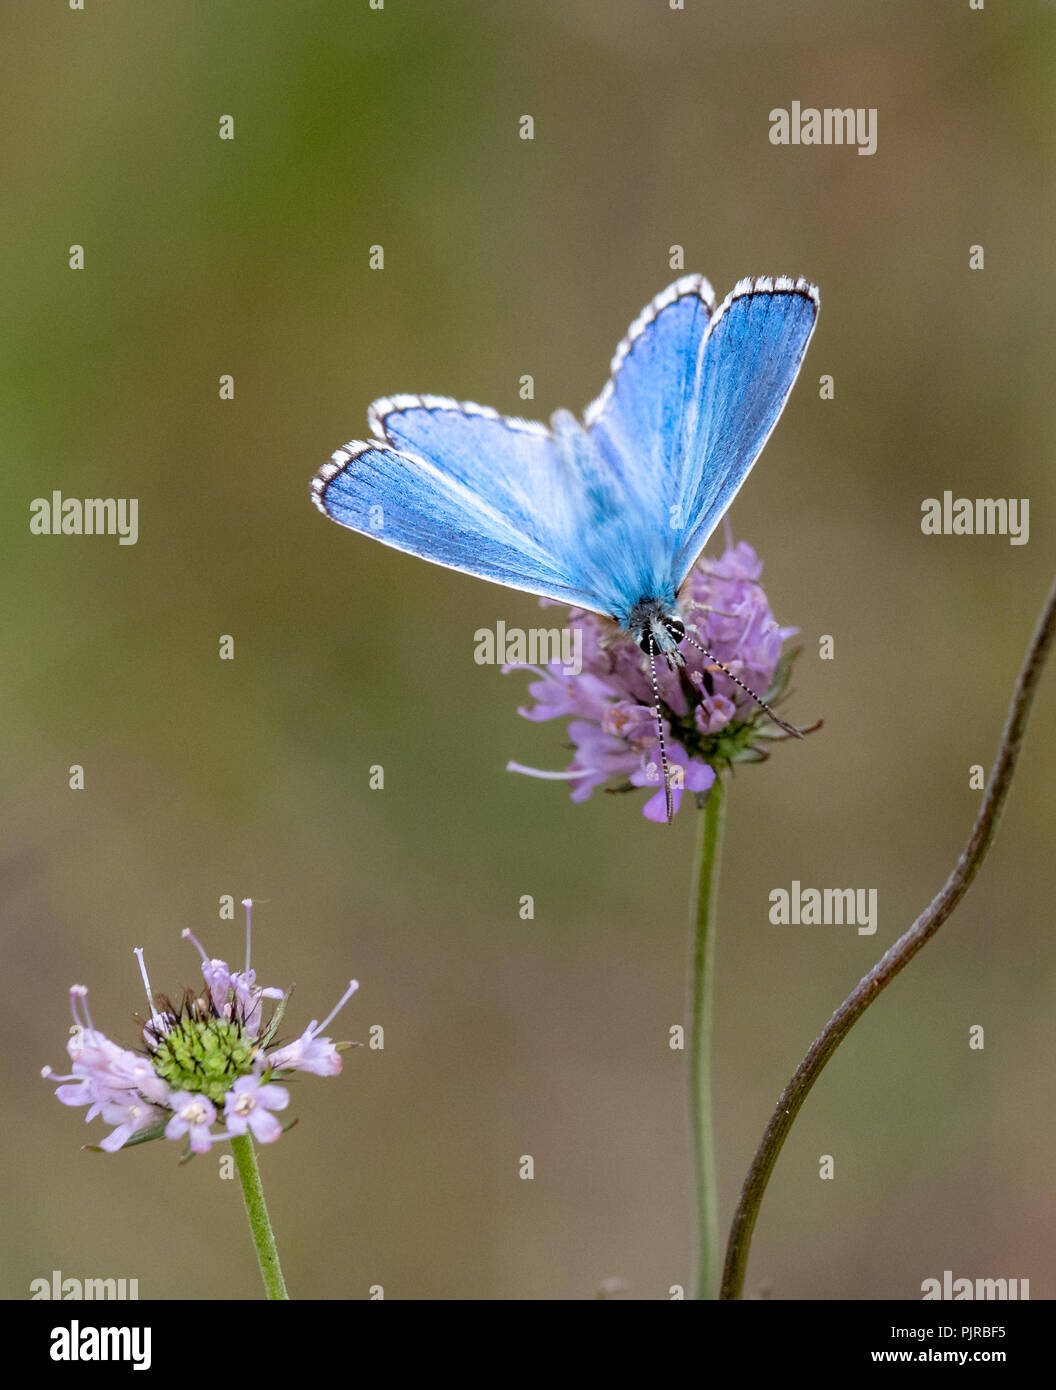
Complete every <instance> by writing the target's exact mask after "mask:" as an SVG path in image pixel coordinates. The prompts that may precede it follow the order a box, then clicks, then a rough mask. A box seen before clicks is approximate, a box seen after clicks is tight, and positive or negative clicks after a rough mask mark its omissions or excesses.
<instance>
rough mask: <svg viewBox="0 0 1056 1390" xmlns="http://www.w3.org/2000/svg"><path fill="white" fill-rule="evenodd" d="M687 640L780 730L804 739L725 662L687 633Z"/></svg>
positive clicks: (800, 731)
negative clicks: (764, 711) (747, 696)
mask: <svg viewBox="0 0 1056 1390" xmlns="http://www.w3.org/2000/svg"><path fill="white" fill-rule="evenodd" d="M685 640H686V641H687V642H688V643H689V644H690V646H693V647H696V649H697V651H698V652H703V654H704V655H705V656H706V657H707V658H708V660H709V661H710V662H711V664H712V665H713V666H717V667H718V668H719V670H720V671H723V672H724V673H725V674H726V675H727V676H729V678H730V680H731V681H733V683H734V685H739V686H740V687H741V689H742V690H743V691H744V693H745V694H746V695H750V696H751V697H752V699H753V700H754V701H755V703H756V704H757V705H758V706H759V708H760V709H764V710H766V712H767V714H768V715H769V716H770V718H771V719H772V720H773V721H774V723H775V724H776V725H777V726H778V728H779V729H784V731H785V733H786V734H791V735H792V736H793V738H802V737H803V730H802V729H797V728H796V727H795V726H794V725H793V724H786V723H785V721H784V720H783V719H782V718H781V717H780V716H779V715H776V714H775V713H774V711H773V710H772V709H771V708H770V706H769V705H768V704H767V703H766V701H765V700H761V699H760V698H759V696H758V695H757V694H756V693H755V691H754V690H752V689H751V687H750V686H747V685H745V683H744V681H742V680H740V679H739V678H738V677H737V676H735V675H734V674H733V672H732V671H731V670H730V668H729V667H728V666H726V665H724V664H723V662H721V661H720V660H719V659H718V657H717V656H712V654H711V652H709V651H708V649H707V647H702V646H701V645H700V643H699V642H698V641H697V640H696V638H695V637H690V635H689V633H688V632H687V633H686V636H685Z"/></svg>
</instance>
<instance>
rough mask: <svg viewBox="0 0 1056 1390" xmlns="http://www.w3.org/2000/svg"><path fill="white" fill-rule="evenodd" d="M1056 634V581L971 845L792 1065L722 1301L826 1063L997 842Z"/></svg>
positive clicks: (741, 1212)
mask: <svg viewBox="0 0 1056 1390" xmlns="http://www.w3.org/2000/svg"><path fill="white" fill-rule="evenodd" d="M1054 633H1056V580H1054V581H1053V585H1052V588H1051V589H1050V590H1049V596H1048V599H1047V600H1046V603H1045V607H1044V609H1043V610H1042V613H1041V617H1040V618H1039V620H1038V625H1037V628H1036V629H1035V632H1034V636H1033V638H1032V639H1031V643H1030V646H1029V647H1028V649H1027V655H1026V658H1025V659H1024V662H1023V667H1022V669H1021V670H1020V673H1019V679H1018V680H1017V682H1016V688H1015V691H1014V693H1013V696H1012V703H1011V705H1010V706H1009V711H1008V718H1007V719H1006V721H1005V729H1004V733H1003V734H1002V736H1001V744H1000V747H999V748H998V751H997V757H996V758H995V759H994V765H993V767H992V768H991V769H990V777H989V779H988V781H987V784H986V791H985V792H984V794H983V800H982V804H981V805H980V807H979V814H978V815H977V816H976V819H975V824H974V826H973V827H972V833H971V835H970V836H969V838H968V843H967V844H966V845H965V847H964V849H963V850H962V851H961V856H960V858H959V859H958V860H957V863H956V865H955V866H954V869H953V872H952V873H951V874H950V876H949V878H948V879H947V880H946V882H945V884H944V885H943V888H942V890H941V892H940V893H939V894H938V895H937V896H936V897H935V898H934V899H933V900H932V902H931V903H930V904H929V905H928V906H927V907H926V908H925V909H924V911H923V912H922V913H921V914H920V916H919V917H918V918H917V920H916V921H915V922H914V923H913V925H912V926H911V927H910V928H909V930H908V931H906V932H904V933H903V934H902V936H900V937H899V938H898V940H897V941H896V942H895V944H894V945H893V946H892V947H891V948H890V949H889V950H888V951H885V953H884V954H883V955H882V956H881V957H880V959H879V960H878V961H877V963H876V964H875V965H874V966H873V968H872V970H870V971H869V973H868V974H867V975H864V976H863V977H862V979H861V980H859V981H858V983H857V985H855V987H854V989H853V990H852V991H851V992H850V994H849V995H848V996H847V998H846V999H845V1000H844V1001H843V1003H842V1004H841V1005H840V1007H839V1008H838V1009H837V1010H836V1012H835V1013H834V1014H833V1016H832V1017H831V1018H830V1019H829V1021H828V1023H827V1024H826V1025H825V1027H824V1028H823V1029H822V1032H821V1034H820V1036H819V1037H818V1038H817V1039H815V1041H814V1042H813V1043H812V1044H811V1047H810V1050H809V1051H808V1053H807V1055H806V1056H805V1057H804V1058H803V1060H802V1062H800V1064H799V1066H798V1067H797V1068H796V1070H795V1074H794V1075H793V1077H792V1080H791V1081H790V1082H789V1083H788V1085H787V1086H786V1087H785V1089H784V1091H783V1092H782V1094H781V1099H780V1100H779V1101H778V1102H777V1108H776V1109H775V1111H774V1113H773V1115H772V1116H771V1118H770V1123H769V1124H768V1125H767V1127H766V1133H765V1134H764V1135H763V1138H762V1141H761V1142H760V1144H759V1147H758V1149H757V1150H756V1153H755V1157H754V1158H753V1159H752V1166H751V1167H750V1168H749V1170H748V1176H747V1177H746V1178H745V1180H744V1186H743V1188H742V1189H741V1198H740V1202H739V1203H738V1206H737V1211H736V1213H735V1215H734V1218H733V1226H732V1227H731V1229H730V1237H729V1242H728V1244H727V1246H726V1262H725V1267H724V1269H723V1275H722V1287H721V1290H720V1292H719V1297H720V1298H722V1299H736V1298H740V1296H741V1290H742V1288H743V1286H744V1272H745V1267H746V1266H747V1263H748V1250H749V1247H750V1245H751V1240H752V1231H753V1230H754V1229H755V1222H756V1217H757V1216H758V1215H759V1207H760V1204H761V1203H762V1200H763V1194H764V1192H765V1191H766V1185H767V1183H768V1182H769V1180H770V1174H771V1172H772V1171H773V1168H774V1164H775V1163H776V1162H777V1157H778V1154H779V1153H780V1152H781V1146H782V1145H783V1144H784V1142H785V1140H786V1138H787V1137H788V1132H789V1130H790V1129H791V1128H792V1124H793V1122H794V1121H795V1118H796V1116H797V1115H798V1114H799V1110H800V1107H801V1106H802V1104H803V1102H804V1101H805V1100H806V1098H807V1095H808V1093H809V1091H810V1088H811V1087H812V1086H813V1085H814V1082H815V1081H816V1080H817V1079H818V1077H819V1075H820V1074H821V1071H822V1068H823V1067H824V1066H825V1063H826V1062H827V1061H828V1060H829V1058H830V1057H831V1056H832V1054H833V1053H834V1052H835V1051H836V1049H837V1047H839V1045H840V1043H841V1042H842V1041H843V1039H844V1038H845V1037H846V1036H847V1034H848V1033H849V1032H850V1030H851V1028H852V1027H853V1026H854V1024H855V1023H856V1022H857V1020H858V1019H859V1018H861V1016H862V1014H863V1013H864V1012H865V1010H866V1009H867V1008H868V1007H869V1005H870V1004H871V1003H872V1002H873V1000H874V999H875V998H876V996H877V995H878V994H879V993H880V991H881V990H882V989H883V988H884V987H885V986H886V985H888V984H890V982H891V981H892V980H893V979H894V978H895V976H896V975H897V974H898V972H899V971H900V970H901V969H903V967H904V966H906V965H908V964H909V962H910V961H911V960H912V959H913V957H914V956H915V955H916V954H917V952H918V951H919V950H920V948H921V947H922V946H923V945H924V943H925V942H926V941H929V940H930V939H931V937H933V936H934V935H935V933H936V932H937V931H938V929H939V928H940V927H941V926H942V924H943V922H945V921H946V919H947V917H949V915H950V913H951V912H952V911H953V909H954V908H955V907H956V906H957V904H958V903H959V902H960V900H961V899H962V898H963V897H964V895H965V893H966V892H967V890H968V885H969V884H970V883H971V881H972V879H973V878H974V877H975V875H976V873H977V872H978V870H979V866H980V864H982V862H983V859H984V858H985V857H986V852H987V850H988V849H989V848H990V845H991V844H992V843H993V839H994V834H995V832H996V830H997V823H998V820H999V819H1000V816H1001V811H1002V808H1003V807H1004V803H1005V799H1006V797H1007V796H1008V791H1009V787H1010V786H1011V784H1012V774H1013V772H1014V771H1015V766H1016V760H1017V758H1018V757H1019V751H1020V747H1021V746H1022V743H1023V736H1024V734H1025V733H1026V728H1027V719H1028V716H1029V714H1030V706H1031V703H1032V701H1033V699H1034V693H1035V691H1036V689H1037V685H1038V681H1039V679H1040V677H1041V672H1042V668H1043V666H1044V665H1045V659H1046V657H1047V656H1048V654H1049V649H1050V647H1051V646H1052V641H1053V635H1054Z"/></svg>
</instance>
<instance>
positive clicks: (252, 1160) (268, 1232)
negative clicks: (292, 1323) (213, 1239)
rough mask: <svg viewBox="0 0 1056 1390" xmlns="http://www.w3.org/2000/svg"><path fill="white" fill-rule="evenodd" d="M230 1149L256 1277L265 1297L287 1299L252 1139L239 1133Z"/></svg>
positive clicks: (287, 1295)
mask: <svg viewBox="0 0 1056 1390" xmlns="http://www.w3.org/2000/svg"><path fill="white" fill-rule="evenodd" d="M231 1148H232V1150H233V1151H234V1155H235V1162H236V1163H237V1164H238V1176H239V1177H240V1178H241V1179H242V1196H243V1198H244V1199H245V1203H246V1215H247V1216H248V1217H249V1230H250V1234H251V1235H252V1237H253V1244H254V1245H255V1246H256V1250H257V1261H258V1262H259V1264H260V1276H261V1278H262V1279H263V1280H264V1289H265V1291H266V1293H267V1296H268V1298H272V1299H278V1298H289V1296H290V1295H289V1294H288V1293H287V1292H286V1281H285V1279H283V1277H282V1266H281V1265H280V1264H279V1252H278V1250H277V1249H276V1246H275V1235H274V1233H273V1231H272V1229H271V1221H270V1219H269V1217H268V1208H267V1205H266V1204H265V1201H264V1189H263V1187H262V1186H261V1184H260V1169H259V1168H258V1167H257V1155H256V1153H255V1152H254V1150H253V1140H252V1139H251V1138H250V1136H249V1135H248V1134H242V1135H239V1136H237V1137H236V1138H234V1139H232V1140H231Z"/></svg>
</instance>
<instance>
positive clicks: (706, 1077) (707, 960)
mask: <svg viewBox="0 0 1056 1390" xmlns="http://www.w3.org/2000/svg"><path fill="white" fill-rule="evenodd" d="M725 808H726V788H725V787H724V786H723V782H722V776H721V775H718V776H716V778H715V781H714V783H713V784H712V788H711V791H710V792H709V793H708V799H707V801H706V802H705V803H704V807H703V809H701V810H699V811H698V812H697V850H696V867H695V870H694V880H693V892H692V896H691V897H690V901H689V929H690V958H691V969H690V981H691V986H690V988H691V994H690V1006H689V1016H690V1029H689V1114H690V1126H691V1128H692V1132H693V1171H694V1175H695V1179H696V1189H697V1283H696V1295H695V1296H696V1297H697V1298H716V1297H717V1295H718V1272H719V1261H718V1255H719V1204H718V1193H717V1190H716V1181H715V1143H714V1136H713V1132H712V1122H711V1005H712V996H713V990H712V980H713V977H714V973H715V972H714V965H715V926H716V917H715V905H716V901H717V898H718V888H719V860H720V858H721V856H722V831H723V821H724V818H725Z"/></svg>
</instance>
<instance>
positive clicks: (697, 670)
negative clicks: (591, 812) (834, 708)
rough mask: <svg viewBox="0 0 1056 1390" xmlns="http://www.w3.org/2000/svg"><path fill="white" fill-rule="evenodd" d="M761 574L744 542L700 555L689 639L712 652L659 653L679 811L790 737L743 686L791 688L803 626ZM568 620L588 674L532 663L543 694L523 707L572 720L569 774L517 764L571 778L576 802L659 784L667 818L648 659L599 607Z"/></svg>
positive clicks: (691, 589) (689, 586) (772, 690)
mask: <svg viewBox="0 0 1056 1390" xmlns="http://www.w3.org/2000/svg"><path fill="white" fill-rule="evenodd" d="M761 573H762V564H761V563H760V561H759V558H758V556H757V555H756V553H755V551H754V550H753V549H752V547H751V546H750V545H748V544H747V543H746V542H744V541H741V542H739V543H738V544H737V545H730V546H728V547H727V549H726V552H725V554H724V555H723V556H722V558H721V559H720V560H718V561H717V562H711V563H708V562H703V561H701V562H698V564H697V565H696V566H695V567H694V568H693V569H692V570H691V571H690V573H689V575H688V577H687V579H686V582H685V584H684V585H683V587H682V591H681V593H680V594H679V605H680V608H681V612H682V620H683V622H684V624H685V627H686V633H687V636H688V637H690V638H692V639H694V640H695V641H696V642H698V643H699V644H700V646H701V647H704V648H706V649H707V651H708V652H710V654H711V656H710V657H709V656H707V655H705V654H704V653H703V652H701V651H700V650H699V649H698V647H696V646H694V645H693V643H692V642H691V641H686V642H683V643H682V644H681V645H680V647H679V656H680V658H681V661H680V662H676V661H673V662H671V663H668V662H665V661H663V660H657V662H656V681H657V690H658V692H659V696H660V715H661V723H662V727H663V734H664V744H665V748H666V752H667V759H668V766H669V780H670V786H671V792H672V804H673V808H674V810H675V811H676V812H677V810H678V808H679V806H680V805H681V803H682V794H683V791H689V792H693V793H695V794H703V793H706V792H707V791H708V789H709V788H710V787H711V785H712V783H713V782H714V780H715V775H716V772H717V771H718V770H720V769H722V768H724V767H727V766H729V765H730V764H731V763H732V762H736V761H742V760H752V761H757V760H759V759H760V758H762V757H765V756H766V754H765V753H764V752H763V751H762V749H761V747H760V745H761V744H762V743H763V742H765V741H767V740H772V739H774V738H780V737H784V736H785V735H784V734H783V733H782V731H781V730H780V728H779V727H778V726H777V725H776V724H774V723H772V722H771V721H770V720H769V717H768V716H767V715H766V714H765V712H764V711H762V710H761V708H760V707H759V705H758V704H756V703H755V702H754V701H753V700H752V698H751V696H750V695H749V694H748V693H747V692H746V691H745V690H744V688H743V687H744V686H748V687H749V688H750V689H751V690H753V691H754V692H755V693H756V694H757V695H759V696H760V697H762V698H765V697H766V695H767V693H768V692H769V694H770V700H771V702H772V700H773V699H774V698H776V696H777V695H778V694H780V693H781V690H782V688H783V684H784V681H785V680H786V679H787V675H788V665H789V659H788V658H786V660H785V663H784V664H783V665H781V648H782V644H783V643H784V641H785V639H786V638H787V637H790V636H792V634H793V633H794V632H795V631H796V629H795V628H790V627H780V626H779V625H778V623H777V622H776V620H775V619H774V616H773V614H772V613H771V611H770V606H769V604H768V603H767V599H766V595H765V593H764V592H763V589H762V587H761V585H760V584H759V575H760V574H761ZM569 626H570V627H572V628H578V629H579V630H580V631H581V632H582V634H583V669H582V671H581V672H580V674H579V675H569V674H568V672H567V671H566V670H565V668H564V667H562V666H560V665H558V664H557V663H552V664H551V665H550V666H549V667H547V668H546V669H545V670H540V669H539V668H537V667H530V668H528V669H530V670H531V671H532V672H533V673H534V674H535V676H536V677H537V679H536V680H534V681H533V682H532V683H531V684H530V685H529V687H528V693H529V694H530V695H531V696H532V698H533V699H534V700H535V702H536V703H535V704H534V705H531V706H528V707H527V708H525V709H522V710H521V711H520V713H521V714H522V715H524V717H525V718H526V719H532V720H546V719H567V720H568V721H569V722H568V737H569V740H570V741H571V743H572V745H573V747H574V749H575V753H574V755H573V758H572V761H571V763H570V764H569V765H568V767H567V768H565V770H564V771H563V772H540V771H538V770H537V769H535V768H530V767H524V766H523V765H522V764H520V763H513V762H511V763H509V764H508V766H509V768H510V770H511V771H514V772H523V773H526V774H528V775H529V776H532V777H544V778H552V779H555V780H557V779H560V780H565V781H568V782H569V783H570V784H571V797H572V800H573V801H576V802H579V801H586V800H587V799H588V798H589V797H590V796H591V795H592V794H593V792H594V791H595V790H596V789H597V788H598V787H602V786H604V787H606V788H607V789H608V790H610V791H629V790H631V789H632V788H633V787H651V788H654V789H655V790H654V794H653V795H652V796H651V797H649V799H648V800H647V801H646V802H645V805H644V806H643V808H642V813H643V815H645V817H646V818H647V819H648V820H653V821H664V820H666V819H667V798H666V794H665V789H664V786H663V778H662V773H661V767H662V757H661V750H660V741H659V738H658V734H657V722H656V719H657V716H656V704H655V701H654V696H653V686H652V677H651V671H650V667H649V661H648V658H647V657H646V656H645V654H644V653H643V652H642V651H641V650H640V648H639V647H638V645H637V644H636V643H635V642H634V640H633V639H632V638H631V637H630V636H629V635H628V634H627V633H626V632H623V631H621V630H620V629H618V628H617V627H616V625H615V624H614V623H612V622H611V621H609V620H608V619H606V618H602V617H599V616H598V615H597V614H595V613H588V612H585V611H584V610H583V609H573V610H572V612H571V615H570V617H569ZM719 662H721V663H722V666H725V667H726V668H727V669H728V673H729V674H728V673H727V671H724V670H722V669H721V668H720V666H719V665H718V664H717V663H719ZM504 669H506V670H515V669H524V668H520V667H515V666H509V667H506V668H504ZM738 682H742V683H743V684H739V683H738ZM693 799H694V801H695V800H696V796H694V798H693Z"/></svg>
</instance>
